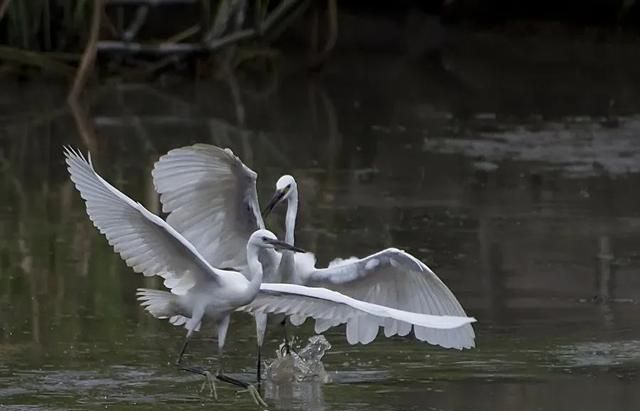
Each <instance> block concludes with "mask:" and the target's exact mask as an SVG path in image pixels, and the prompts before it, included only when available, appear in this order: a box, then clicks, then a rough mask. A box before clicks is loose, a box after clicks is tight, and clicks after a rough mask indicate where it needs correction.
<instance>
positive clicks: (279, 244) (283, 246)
mask: <svg viewBox="0 0 640 411" xmlns="http://www.w3.org/2000/svg"><path fill="white" fill-rule="evenodd" d="M265 242H266V243H268V244H271V245H272V246H273V248H275V249H276V250H290V251H293V252H294V253H306V251H305V250H303V249H302V248H298V247H295V246H292V245H290V244H288V243H285V242H284V241H280V240H268V239H267V240H265Z"/></svg>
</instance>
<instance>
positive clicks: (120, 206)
mask: <svg viewBox="0 0 640 411" xmlns="http://www.w3.org/2000/svg"><path fill="white" fill-rule="evenodd" d="M65 157H66V162H67V165H68V169H69V173H70V174H71V180H72V181H73V182H74V183H75V185H76V188H77V189H78V191H79V192H80V195H81V196H82V198H83V199H84V200H85V203H86V208H87V214H88V215H89V218H90V219H91V221H92V222H93V224H94V225H95V226H96V228H98V230H99V231H100V232H101V233H103V234H104V235H105V236H106V237H107V240H108V241H109V244H111V245H112V246H113V248H114V249H115V250H116V251H117V252H118V253H119V254H120V256H121V257H122V258H123V260H125V262H126V263H127V265H128V266H130V267H132V268H133V270H134V271H136V272H139V273H142V274H144V275H145V276H152V275H158V276H161V277H163V278H164V285H165V286H166V287H167V288H168V289H169V290H170V292H166V291H159V290H148V289H139V290H138V299H139V300H140V301H141V304H142V306H143V307H145V309H146V310H147V311H149V312H150V313H151V314H152V315H153V316H155V317H157V318H163V319H168V320H169V321H170V322H171V324H174V325H177V326H184V327H185V328H186V329H187V338H189V337H190V336H191V334H192V332H194V331H197V330H198V329H199V328H200V325H201V322H202V320H203V318H204V317H205V316H207V317H209V318H211V319H213V320H214V321H215V322H216V324H217V327H218V349H219V351H220V354H221V353H222V348H223V346H224V342H225V338H226V332H227V328H228V326H229V316H230V314H231V313H232V312H233V311H235V310H243V311H249V312H257V313H259V314H264V313H274V312H277V313H284V314H287V315H292V314H303V315H304V316H310V317H313V318H318V319H323V320H330V321H334V322H336V321H337V322H345V321H351V320H352V319H354V318H357V317H360V316H364V315H373V316H375V317H374V318H376V319H377V321H385V320H386V319H387V318H389V319H396V320H398V319H403V320H407V321H411V322H412V323H415V324H419V325H421V326H426V327H435V326H441V327H444V328H446V327H449V328H450V327H458V326H460V325H462V324H467V323H469V322H472V321H475V320H474V319H473V318H467V317H447V318H445V317H434V316H429V315H423V314H415V313H406V312H401V311H397V310H392V309H389V308H387V307H380V306H377V305H375V304H369V303H363V302H360V301H356V300H354V299H352V298H349V297H346V296H343V295H341V294H339V293H336V292H334V291H329V290H323V289H318V288H310V287H302V286H293V285H290V284H262V279H263V269H262V264H261V263H260V261H259V254H261V253H262V254H264V255H267V256H269V258H274V255H275V254H277V253H276V252H275V251H274V249H288V250H292V251H299V249H296V248H295V247H293V246H291V245H288V244H286V243H284V242H280V241H278V240H277V239H276V237H275V235H274V234H273V233H271V232H270V231H267V230H264V229H258V230H256V231H254V232H253V233H252V234H251V235H250V236H249V238H248V240H247V241H246V242H245V246H244V255H245V257H244V260H245V261H246V270H245V272H244V274H243V273H241V272H239V271H236V270H226V269H218V268H215V267H214V266H212V265H211V264H209V263H208V262H207V261H206V260H205V258H204V257H203V256H202V255H201V254H200V252H199V251H198V250H197V249H196V247H194V246H193V245H192V244H191V243H190V241H189V240H188V239H186V238H185V237H183V236H182V235H181V234H180V233H178V232H177V231H176V230H175V229H173V228H172V227H171V226H170V225H169V224H167V223H166V222H165V221H163V220H162V219H161V218H159V217H157V216H156V215H154V214H152V213H150V212H149V211H147V210H146V209H145V208H144V207H143V206H142V205H141V204H140V203H136V202H134V201H133V200H131V199H130V198H129V197H127V196H126V195H124V194H123V193H121V192H120V191H118V190H117V189H116V188H115V187H113V186H111V185H110V184H109V183H108V182H106V181H105V180H104V179H102V177H100V176H99V175H98V174H97V173H96V172H95V170H94V169H93V165H92V164H91V160H90V159H89V161H87V160H86V159H85V158H84V156H82V155H81V154H80V153H78V152H76V151H74V150H72V149H69V148H67V149H66V150H65ZM215 252H216V251H215V250H211V253H212V254H211V255H215Z"/></svg>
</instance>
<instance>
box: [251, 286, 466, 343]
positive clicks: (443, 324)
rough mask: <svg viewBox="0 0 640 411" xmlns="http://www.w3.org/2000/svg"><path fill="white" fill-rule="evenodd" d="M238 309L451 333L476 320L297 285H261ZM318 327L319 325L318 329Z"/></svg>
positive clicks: (338, 321)
mask: <svg viewBox="0 0 640 411" xmlns="http://www.w3.org/2000/svg"><path fill="white" fill-rule="evenodd" d="M238 310H241V311H249V312H253V313H274V314H285V315H299V316H306V317H312V318H315V319H316V320H317V321H323V322H327V323H331V324H332V325H337V324H341V323H345V322H346V323H349V322H350V321H353V320H355V319H357V318H360V317H371V318H374V319H376V320H377V321H380V322H382V321H386V320H395V321H403V322H406V323H408V324H412V325H415V326H420V327H429V328H432V329H438V330H449V329H452V328H456V327H462V326H466V324H469V323H472V322H475V319H474V318H471V317H466V316H462V317H457V316H441V315H429V314H420V313H413V312H407V311H402V310H397V309H394V308H390V307H385V306H381V305H377V304H372V303H368V302H365V301H359V300H356V299H353V298H351V297H348V296H346V295H343V294H340V293H338V292H336V291H332V290H328V289H325V288H318V287H305V286H302V285H297V284H273V283H262V284H261V285H260V291H259V292H258V295H257V296H256V298H255V299H254V300H253V301H252V302H251V303H249V304H248V305H246V306H244V307H241V308H239V309H238ZM318 324H319V323H318V322H316V329H317V328H318ZM376 330H377V328H376ZM354 337H356V336H355V335H353V334H350V333H349V332H347V340H348V341H349V343H351V344H355V343H357V342H358V341H357V339H354Z"/></svg>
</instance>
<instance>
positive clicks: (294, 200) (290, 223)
mask: <svg viewBox="0 0 640 411" xmlns="http://www.w3.org/2000/svg"><path fill="white" fill-rule="evenodd" d="M297 215H298V189H297V188H294V189H293V191H292V193H291V194H290V195H289V197H288V198H287V216H286V217H285V220H284V223H285V236H284V241H285V242H287V243H288V244H290V245H295V235H294V231H295V230H296V216H297Z"/></svg>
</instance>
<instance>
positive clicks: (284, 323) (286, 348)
mask: <svg viewBox="0 0 640 411" xmlns="http://www.w3.org/2000/svg"><path fill="white" fill-rule="evenodd" d="M280 325H281V326H282V333H283V334H284V352H285V354H287V355H289V354H291V346H290V345H289V337H288V336H287V317H284V318H282V322H280Z"/></svg>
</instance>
